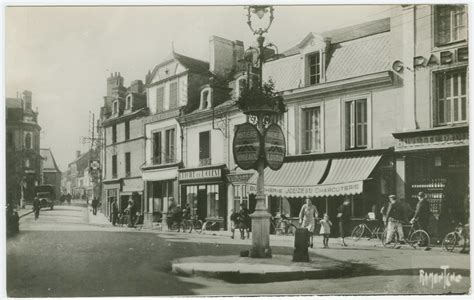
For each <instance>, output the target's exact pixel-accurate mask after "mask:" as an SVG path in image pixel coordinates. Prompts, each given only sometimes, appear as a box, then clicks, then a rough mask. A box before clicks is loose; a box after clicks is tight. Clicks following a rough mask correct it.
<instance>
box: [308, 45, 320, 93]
mask: <svg viewBox="0 0 474 300" xmlns="http://www.w3.org/2000/svg"><path fill="white" fill-rule="evenodd" d="M306 74H307V83H308V85H315V84H319V83H320V82H321V55H320V53H319V52H313V53H311V54H308V55H307V56H306Z"/></svg>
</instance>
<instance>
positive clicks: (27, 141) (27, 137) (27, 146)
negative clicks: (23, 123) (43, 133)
mask: <svg viewBox="0 0 474 300" xmlns="http://www.w3.org/2000/svg"><path fill="white" fill-rule="evenodd" d="M31 139H32V137H31V132H27V133H26V134H25V149H27V150H30V149H31V148H32V141H31Z"/></svg>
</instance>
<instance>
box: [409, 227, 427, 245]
mask: <svg viewBox="0 0 474 300" xmlns="http://www.w3.org/2000/svg"><path fill="white" fill-rule="evenodd" d="M408 243H409V244H410V246H412V247H413V248H419V247H424V248H428V247H429V246H430V236H429V234H428V233H427V232H426V231H424V230H421V229H418V230H415V231H414V232H413V233H412V234H410V235H409V236H408Z"/></svg>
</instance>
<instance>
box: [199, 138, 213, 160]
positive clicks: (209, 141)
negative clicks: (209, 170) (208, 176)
mask: <svg viewBox="0 0 474 300" xmlns="http://www.w3.org/2000/svg"><path fill="white" fill-rule="evenodd" d="M206 133H207V134H208V136H209V138H208V146H207V153H208V156H207V157H203V156H201V154H202V153H203V151H202V148H203V147H202V146H201V141H202V138H201V136H202V135H203V134H206ZM211 144H212V143H211V131H210V130H204V131H201V132H199V164H200V165H201V166H202V165H210V164H211V159H212V158H211Z"/></svg>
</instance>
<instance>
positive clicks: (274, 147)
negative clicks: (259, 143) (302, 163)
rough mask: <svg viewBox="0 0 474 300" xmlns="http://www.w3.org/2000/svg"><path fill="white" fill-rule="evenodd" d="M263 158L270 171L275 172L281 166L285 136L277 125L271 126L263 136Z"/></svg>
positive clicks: (284, 150)
mask: <svg viewBox="0 0 474 300" xmlns="http://www.w3.org/2000/svg"><path fill="white" fill-rule="evenodd" d="M263 141H264V148H263V151H264V154H265V155H264V156H265V160H266V164H267V165H268V166H269V167H270V169H272V170H274V171H277V170H279V169H280V168H281V166H282V165H283V160H284V159H285V154H286V142H285V135H284V134H283V131H282V130H281V127H280V126H278V124H275V123H273V124H271V125H270V126H268V128H267V129H266V130H265V133H264V134H263Z"/></svg>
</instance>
